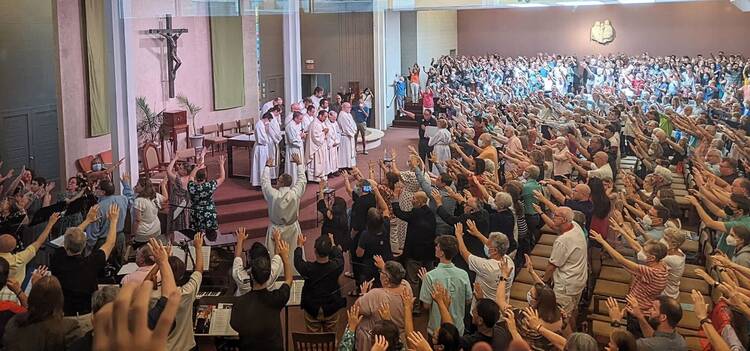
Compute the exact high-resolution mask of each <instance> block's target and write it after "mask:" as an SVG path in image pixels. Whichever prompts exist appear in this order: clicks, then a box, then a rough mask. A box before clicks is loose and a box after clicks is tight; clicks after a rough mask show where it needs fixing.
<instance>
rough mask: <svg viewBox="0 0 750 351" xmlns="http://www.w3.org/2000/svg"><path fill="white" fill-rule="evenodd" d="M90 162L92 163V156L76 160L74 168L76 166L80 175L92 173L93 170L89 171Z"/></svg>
mask: <svg viewBox="0 0 750 351" xmlns="http://www.w3.org/2000/svg"><path fill="white" fill-rule="evenodd" d="M92 161H94V155H88V156H86V157H82V158H79V159H78V160H76V166H78V170H79V171H81V173H84V174H85V173H89V172H91V171H93V169H91V162H92Z"/></svg>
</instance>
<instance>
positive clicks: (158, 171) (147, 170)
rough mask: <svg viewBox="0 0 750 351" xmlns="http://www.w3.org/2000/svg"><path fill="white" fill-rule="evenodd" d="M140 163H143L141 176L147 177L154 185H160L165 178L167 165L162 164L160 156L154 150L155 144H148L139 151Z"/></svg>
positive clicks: (157, 151) (156, 150)
mask: <svg viewBox="0 0 750 351" xmlns="http://www.w3.org/2000/svg"><path fill="white" fill-rule="evenodd" d="M141 161H142V162H143V171H142V173H141V175H143V176H148V177H149V178H151V180H152V182H154V183H157V184H158V183H161V181H162V180H164V179H166V178H167V167H166V166H167V164H166V163H164V162H162V159H161V154H160V153H159V150H158V149H157V148H156V144H154V143H148V144H146V145H144V146H143V148H142V149H141Z"/></svg>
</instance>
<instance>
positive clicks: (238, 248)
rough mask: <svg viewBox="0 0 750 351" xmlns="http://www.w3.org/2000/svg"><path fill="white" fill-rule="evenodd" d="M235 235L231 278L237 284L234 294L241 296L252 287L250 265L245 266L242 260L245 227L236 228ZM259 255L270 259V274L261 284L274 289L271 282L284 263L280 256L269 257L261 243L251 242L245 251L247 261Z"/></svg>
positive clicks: (243, 255)
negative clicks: (235, 241)
mask: <svg viewBox="0 0 750 351" xmlns="http://www.w3.org/2000/svg"><path fill="white" fill-rule="evenodd" d="M235 236H236V238H237V244H236V245H235V250H234V261H233V262H232V278H233V279H234V282H235V284H236V285H237V291H235V292H234V296H242V295H245V294H246V293H247V292H248V291H250V290H252V288H253V282H252V280H251V279H250V270H249V267H250V265H249V264H248V265H247V268H245V267H246V265H245V264H244V263H243V261H242V259H243V257H245V251H244V250H245V240H247V234H246V232H245V227H240V228H239V229H237V231H236V232H235ZM275 240H278V238H274V241H275ZM260 257H266V258H268V259H270V261H271V276H270V277H269V278H268V280H267V281H266V282H265V283H264V284H263V286H264V287H267V288H268V290H275V289H273V283H274V282H275V281H276V279H277V278H278V277H279V276H280V275H281V272H283V271H284V264H283V262H281V256H279V255H274V256H273V258H271V255H270V254H269V253H268V249H266V247H265V246H263V244H261V243H259V242H255V243H253V246H251V247H250V250H248V251H247V261H248V262H250V261H252V260H253V259H255V258H260Z"/></svg>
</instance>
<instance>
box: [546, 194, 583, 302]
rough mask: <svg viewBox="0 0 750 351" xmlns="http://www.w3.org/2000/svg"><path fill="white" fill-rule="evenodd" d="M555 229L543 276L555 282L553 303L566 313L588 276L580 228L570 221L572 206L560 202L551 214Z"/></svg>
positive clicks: (579, 293)
mask: <svg viewBox="0 0 750 351" xmlns="http://www.w3.org/2000/svg"><path fill="white" fill-rule="evenodd" d="M552 221H553V222H554V224H555V229H557V231H558V232H560V233H562V234H560V236H558V237H557V239H555V242H554V244H552V253H551V254H550V258H549V264H548V265H547V269H546V270H545V271H544V278H543V279H544V280H545V281H546V282H549V281H550V280H552V281H554V283H555V297H556V298H557V304H558V305H559V306H560V307H562V309H563V310H564V311H565V312H566V313H567V314H568V315H569V316H572V315H573V311H574V310H575V309H576V306H578V302H579V300H580V299H581V293H582V292H583V289H584V288H585V287H586V280H587V279H588V263H587V247H588V242H587V238H586V234H585V233H584V232H583V229H581V227H580V226H579V225H578V224H576V223H575V222H574V221H573V210H572V209H571V208H570V207H565V206H560V207H558V208H557V209H555V211H554V214H553V216H552Z"/></svg>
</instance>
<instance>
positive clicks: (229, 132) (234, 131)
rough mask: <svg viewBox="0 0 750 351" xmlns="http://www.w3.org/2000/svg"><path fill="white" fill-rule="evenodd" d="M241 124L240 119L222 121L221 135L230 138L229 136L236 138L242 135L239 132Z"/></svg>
mask: <svg viewBox="0 0 750 351" xmlns="http://www.w3.org/2000/svg"><path fill="white" fill-rule="evenodd" d="M239 124H240V121H234V122H224V123H222V124H221V136H223V137H225V138H227V139H229V138H234V137H236V136H238V135H240V133H239V132H238V130H239Z"/></svg>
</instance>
